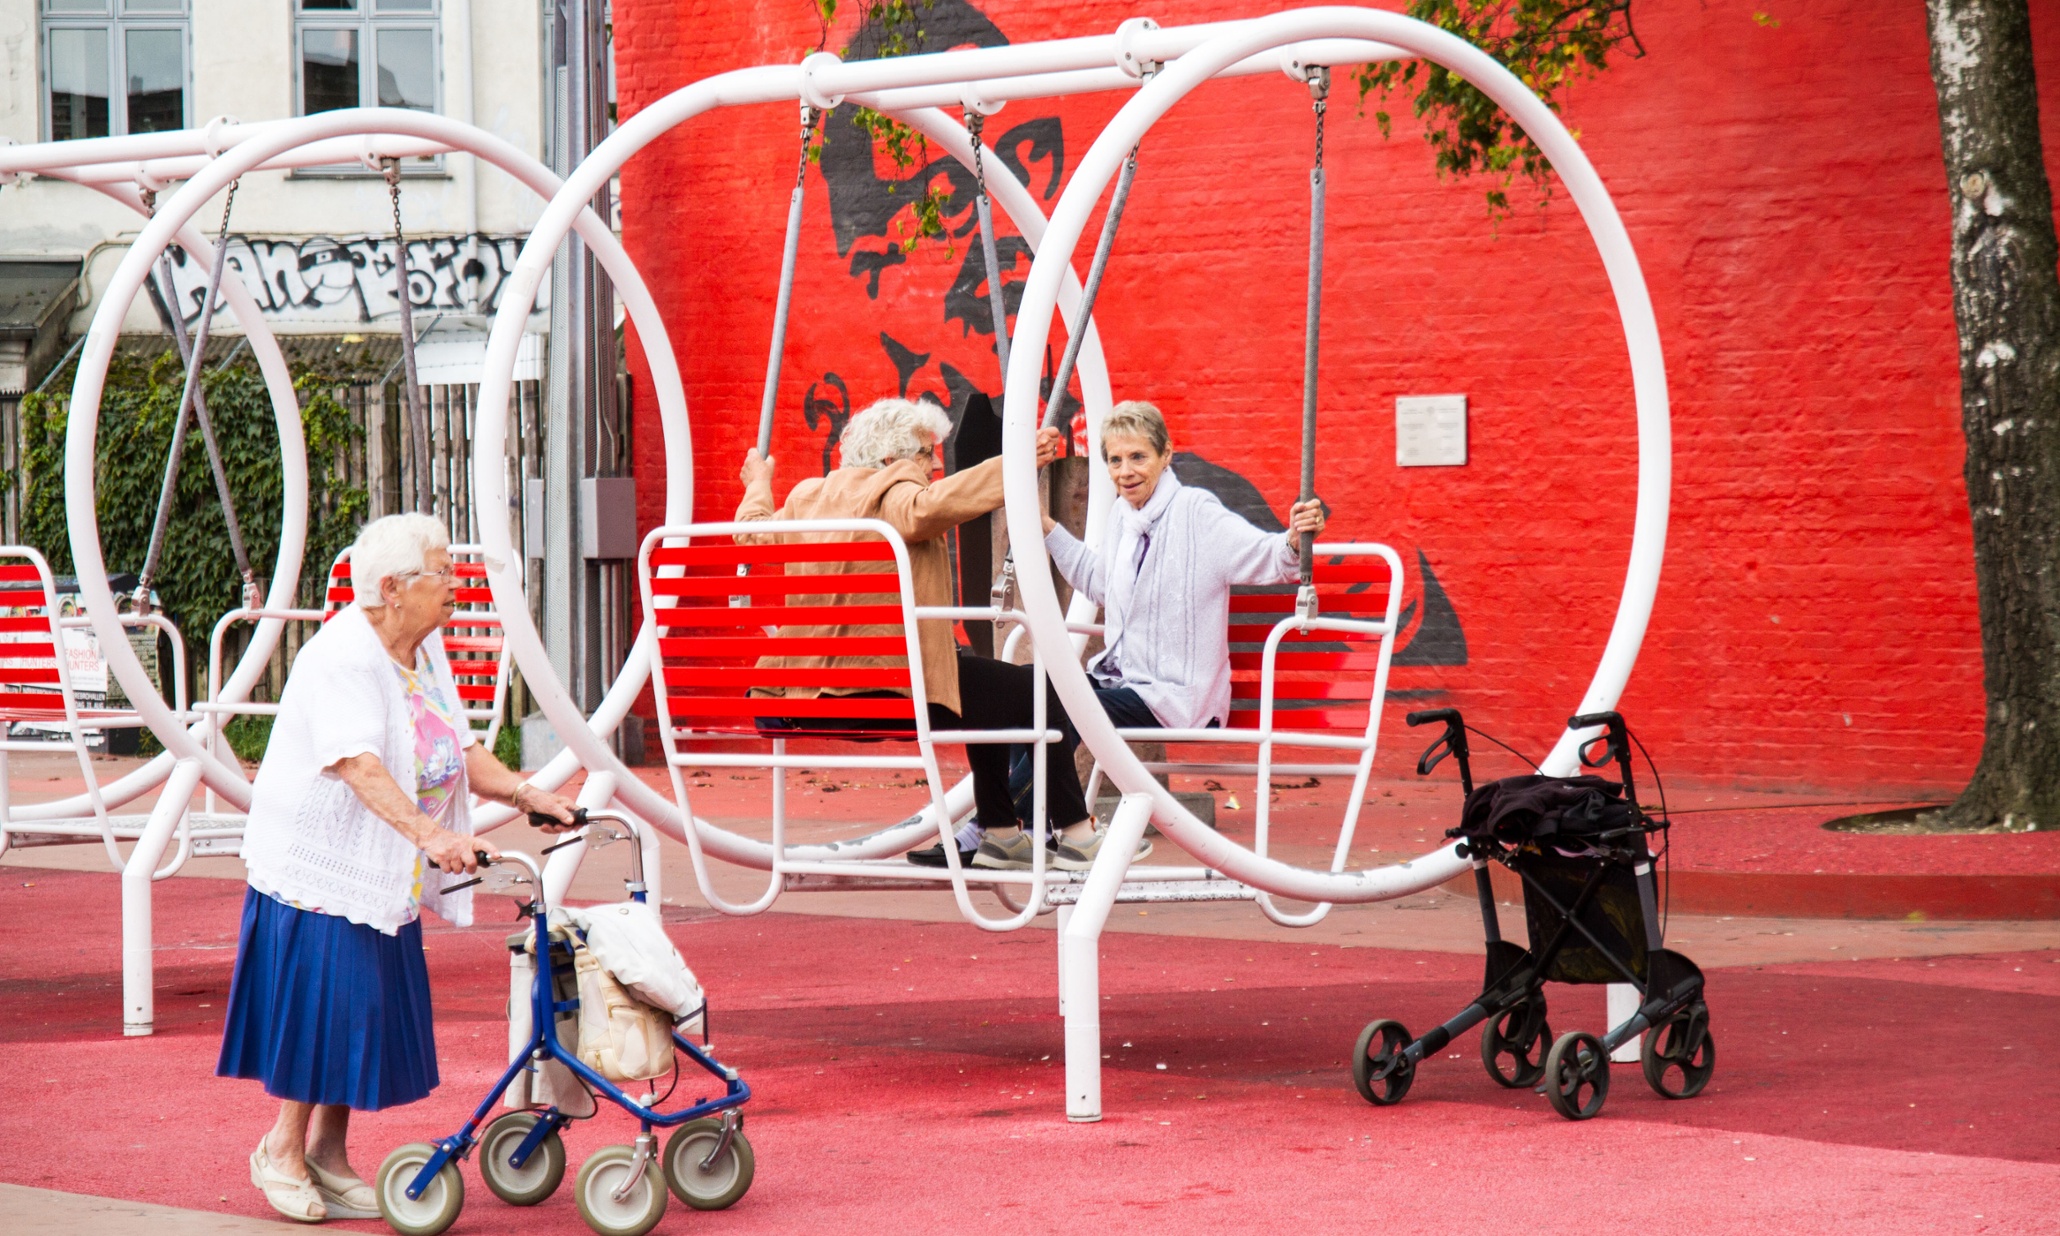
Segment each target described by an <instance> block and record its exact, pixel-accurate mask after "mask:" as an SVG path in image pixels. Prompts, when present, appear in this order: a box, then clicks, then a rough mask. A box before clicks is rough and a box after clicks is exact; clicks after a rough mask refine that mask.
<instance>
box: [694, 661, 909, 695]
mask: <svg viewBox="0 0 2060 1236" xmlns="http://www.w3.org/2000/svg"><path fill="white" fill-rule="evenodd" d="M665 683H666V685H667V686H669V687H681V688H687V687H709V688H714V687H744V688H746V689H749V688H751V687H875V688H891V687H900V688H902V689H904V690H906V689H907V688H909V687H910V686H912V685H913V684H912V683H911V682H910V680H909V672H908V670H907V668H906V667H897V666H891V665H883V666H879V667H877V668H869V667H865V666H855V665H826V666H770V665H766V666H760V665H723V666H714V665H691V666H689V665H682V666H673V665H668V666H666V667H665Z"/></svg>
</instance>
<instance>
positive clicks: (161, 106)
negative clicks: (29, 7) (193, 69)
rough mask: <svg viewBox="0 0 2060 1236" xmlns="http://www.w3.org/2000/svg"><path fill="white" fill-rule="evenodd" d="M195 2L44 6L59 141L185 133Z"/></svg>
mask: <svg viewBox="0 0 2060 1236" xmlns="http://www.w3.org/2000/svg"><path fill="white" fill-rule="evenodd" d="M187 3H188V0H43V2H42V8H43V127H44V132H46V133H47V134H49V136H50V140H52V141H67V140H69V139H71V138H75V137H112V136H117V135H120V134H125V133H160V132H164V131H166V130H169V129H183V128H185V127H187V125H188V124H189V123H190V121H189V120H188V117H187V114H186V108H187V99H188V98H189V97H190V95H191V93H192V91H191V89H190V86H191V81H190V70H189V65H190V64H191V51H190V38H189V32H188V26H187V14H188V8H187Z"/></svg>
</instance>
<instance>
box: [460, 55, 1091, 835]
mask: <svg viewBox="0 0 2060 1236" xmlns="http://www.w3.org/2000/svg"><path fill="white" fill-rule="evenodd" d="M800 84H801V75H800V71H799V69H798V68H780V67H772V68H754V69H741V70H737V71H735V72H732V73H724V74H720V75H718V76H716V77H712V78H707V79H704V80H702V81H699V82H696V83H694V84H692V85H689V86H685V87H682V88H681V89H679V90H677V91H674V92H673V93H672V94H670V95H667V96H665V97H664V98H662V99H659V100H657V101H656V102H654V103H652V104H650V105H649V106H647V107H645V108H644V109H643V110H642V111H640V112H638V113H637V114H636V115H635V116H633V117H631V118H630V119H629V120H627V121H625V122H624V123H623V124H622V125H621V126H620V127H619V128H617V129H616V131H615V132H614V133H612V134H610V135H609V136H608V138H607V139H606V140H604V141H603V142H602V143H601V144H600V145H599V146H597V147H596V148H595V149H594V152H593V153H592V154H590V155H589V156H588V157H587V159H586V160H585V161H584V162H582V163H581V164H580V166H579V167H578V168H577V169H575V170H574V172H573V174H572V175H571V176H570V177H568V178H567V180H566V182H565V187H564V188H563V189H561V190H560V191H559V193H558V196H557V197H556V198H554V199H553V201H552V202H551V204H550V205H549V206H547V207H546V208H545V210H544V213H543V215H542V216H541V217H540V218H539V219H538V221H537V223H536V226H535V227H533V228H532V229H531V231H530V235H529V239H528V240H527V241H525V242H524V244H523V248H522V253H521V256H520V257H519V258H518V259H517V261H516V264H515V269H514V270H513V271H511V272H510V274H509V279H508V282H507V283H506V284H504V285H503V287H504V290H503V292H502V295H501V302H500V306H499V309H498V311H497V313H496V316H495V319H494V325H493V331H492V334H491V335H490V336H489V338H488V341H487V354H486V359H485V361H484V364H483V366H482V381H481V384H480V388H479V411H478V414H477V420H476V421H475V425H474V437H473V488H474V492H475V493H476V494H478V495H479V509H480V512H481V525H480V527H481V531H480V539H481V541H482V543H483V544H484V545H485V547H486V550H487V584H488V587H489V588H490V589H491V590H492V591H493V594H494V603H495V608H496V609H498V610H499V611H500V612H501V614H502V616H503V627H502V630H503V635H504V638H506V640H507V641H508V644H507V646H508V649H509V653H510V655H512V656H513V657H514V658H515V661H516V664H517V665H519V666H520V667H521V669H522V673H523V677H524V680H525V681H526V682H527V683H528V684H529V686H530V688H531V690H532V691H533V692H534V693H535V695H536V698H537V703H538V706H539V707H540V708H541V709H542V710H543V712H544V714H545V715H546V716H547V717H549V718H550V720H551V724H552V726H553V727H554V728H555V729H556V730H557V732H558V734H559V735H560V736H561V737H562V738H563V739H564V740H565V743H566V749H565V750H564V751H562V752H560V753H559V754H558V756H557V757H556V758H555V759H553V760H552V762H551V764H550V765H549V766H548V767H547V768H546V769H545V770H544V772H543V773H542V774H540V775H539V776H537V777H535V778H533V780H535V781H537V782H538V783H539V784H545V785H554V784H562V782H563V781H564V779H565V778H566V777H568V776H570V775H571V773H572V771H573V770H574V769H575V768H577V767H579V766H580V765H581V764H584V765H585V766H586V767H588V768H594V769H602V768H613V769H616V770H618V771H620V772H623V773H624V774H626V775H625V778H624V779H623V780H622V782H621V784H620V787H619V789H618V796H619V797H620V798H621V799H622V801H623V803H624V804H625V805H626V806H627V807H629V808H630V809H631V810H633V811H635V812H636V813H637V814H638V815H639V816H640V817H642V818H644V819H646V820H648V821H650V822H651V823H652V824H653V825H654V826H656V827H659V828H662V829H664V830H665V831H667V832H669V833H671V834H672V835H673V836H674V837H675V838H678V839H681V840H684V839H685V835H686V828H687V826H688V822H687V821H686V820H684V819H683V818H682V816H681V814H680V811H679V808H678V807H677V805H675V804H674V803H671V802H668V801H667V800H666V797H665V796H664V795H662V794H659V793H658V792H656V791H655V790H653V789H651V787H649V786H647V785H645V784H644V783H643V782H642V781H640V780H638V779H636V778H635V777H634V776H633V775H627V769H625V768H623V766H622V765H621V763H620V761H619V760H617V759H616V756H615V754H614V752H612V751H610V750H609V749H608V746H607V744H606V743H605V742H603V741H602V738H603V737H605V736H606V735H607V734H608V733H609V732H610V731H611V730H612V729H613V727H614V726H615V725H616V724H618V723H619V722H620V721H621V719H622V717H623V716H624V715H625V714H626V713H627V712H628V711H629V708H630V705H631V704H632V703H633V702H634V701H635V699H636V698H637V695H638V694H639V692H640V691H641V690H642V688H643V685H644V683H645V681H646V680H647V677H648V674H649V672H650V658H651V655H652V652H653V650H654V641H655V639H656V635H655V632H654V629H653V628H652V626H651V625H650V624H649V622H648V621H647V622H646V623H645V625H644V627H643V628H642V629H641V630H640V631H639V633H638V637H637V642H636V645H635V647H633V648H632V649H631V651H630V655H629V657H628V659H627V661H626V662H625V665H624V669H623V671H622V673H621V674H620V675H619V676H618V677H617V678H616V680H615V683H614V684H613V685H612V686H611V687H610V688H609V691H608V694H607V696H606V698H604V700H603V701H602V704H601V707H600V708H599V709H598V710H597V711H596V712H595V714H594V716H593V719H592V720H591V722H589V721H588V720H587V718H586V717H585V716H584V715H583V714H582V713H581V711H580V708H579V706H578V705H577V704H576V703H575V702H574V701H573V699H572V697H571V695H570V694H569V693H568V692H567V691H566V690H565V687H564V684H563V683H562V682H560V681H559V680H558V678H557V675H556V673H555V672H554V671H553V670H552V668H551V664H550V661H549V659H548V657H547V655H546V654H545V651H544V647H543V641H542V638H541V636H540V634H539V633H538V632H537V630H536V627H535V624H533V623H532V622H530V621H529V618H528V603H527V600H526V598H525V597H524V594H523V591H522V578H521V572H520V570H519V563H517V562H515V560H514V555H513V535H512V528H511V527H510V526H509V522H508V519H507V516H506V514H505V511H506V509H507V492H506V490H507V483H506V477H505V476H504V469H503V468H502V467H501V466H500V464H499V462H498V461H499V460H500V458H501V453H502V452H503V451H504V450H505V447H506V441H507V418H508V404H509V399H510V394H511V390H512V375H513V373H514V363H515V352H516V348H517V346H518V345H519V343H520V341H521V330H522V325H523V323H524V322H526V321H527V316H528V314H529V311H530V309H531V307H532V306H533V305H534V304H535V301H536V294H537V290H538V288H539V287H540V286H541V284H542V281H543V279H544V277H545V276H547V275H548V274H549V271H550V262H551V255H552V253H554V252H555V251H556V248H557V246H558V245H559V244H561V243H563V241H564V238H565V234H566V232H567V230H568V228H569V221H570V219H571V218H572V217H573V211H574V210H576V209H577V208H578V204H579V203H580V202H581V201H582V200H584V199H582V198H581V197H580V195H581V194H586V195H587V197H588V198H591V197H592V196H593V194H594V193H596V192H598V191H599V186H600V185H601V184H603V183H605V182H606V181H607V180H609V179H610V178H612V177H613V176H614V175H615V173H616V172H617V171H619V170H620V169H621V167H622V165H623V164H624V163H626V162H627V161H628V160H629V159H630V158H631V157H633V156H634V155H635V154H636V153H637V152H638V151H640V150H642V149H643V148H644V147H645V146H647V145H649V144H650V143H651V142H653V141H655V140H656V139H657V138H659V137H661V136H663V135H664V134H665V133H667V132H669V131H671V130H672V129H673V128H675V127H677V126H679V125H681V124H684V123H686V122H687V121H689V120H691V119H693V118H694V117H696V116H698V115H701V114H702V113H704V112H706V111H709V110H711V109H713V108H718V107H725V106H735V105H739V104H743V103H754V102H773V101H776V100H781V99H791V98H795V97H798V95H797V91H798V90H799V88H800ZM899 118H900V119H901V120H903V121H905V122H906V123H907V124H909V125H910V126H911V127H913V128H915V129H916V130H917V131H918V132H921V133H923V134H924V135H925V136H926V137H929V138H930V139H931V140H933V141H936V142H938V143H939V144H940V145H941V146H943V147H944V149H945V150H947V151H948V152H949V153H951V155H952V156H953V157H954V158H957V159H958V160H959V161H960V162H961V163H968V164H970V162H971V159H972V144H971V141H970V139H969V138H968V137H967V135H966V131H965V129H964V128H963V127H962V126H961V125H959V124H958V123H957V122H956V121H954V120H952V119H950V118H949V117H947V116H945V115H943V114H942V113H940V112H937V111H917V112H911V113H908V114H906V115H903V116H901V117H899ZM986 157H987V158H988V159H990V160H992V159H993V154H992V152H988V153H987V155H986ZM988 189H989V192H990V193H991V194H992V195H993V199H994V200H995V201H996V202H998V203H1000V205H1001V207H1002V209H1003V210H1004V211H1006V212H1007V213H1008V215H1009V217H1010V219H1011V220H1012V221H1013V222H1014V223H1015V225H1016V229H1017V231H1018V232H1019V233H1020V234H1021V235H1022V236H1023V238H1024V240H1025V241H1026V242H1027V243H1028V244H1029V245H1030V247H1031V250H1032V252H1035V250H1036V248H1037V245H1038V242H1039V238H1040V237H1042V235H1043V232H1044V216H1043V214H1042V212H1041V211H1039V210H1038V208H1037V202H1036V199H1035V198H1034V197H1033V196H1031V194H1030V191H1029V190H1028V189H1027V188H1025V187H1024V186H1023V184H1022V183H1021V182H1020V181H1018V180H1017V179H1016V178H1015V177H1014V175H1013V174H1011V173H1010V172H1009V171H1008V170H1007V168H1006V166H1005V165H1003V164H1001V163H1000V162H999V161H998V160H995V161H994V162H993V165H992V169H991V174H990V175H989V177H988ZM1079 293H1080V288H1079V280H1078V279H1077V278H1074V277H1073V276H1072V275H1071V272H1068V273H1067V277H1066V278H1065V279H1064V280H1063V281H1062V284H1061V289H1060V298H1059V306H1060V312H1062V313H1068V314H1070V313H1072V312H1074V311H1075V309H1076V307H1077V305H1078V300H1079ZM625 299H626V300H627V299H628V298H627V296H626V297H625ZM638 330H639V333H640V341H641V342H642V343H643V345H644V347H645V348H646V352H647V354H648V355H651V356H652V363H653V371H654V376H656V377H658V380H657V381H655V382H654V386H655V387H656V390H655V391H654V394H655V395H656V402H657V404H658V415H659V423H660V427H661V430H662V441H663V449H664V454H665V476H666V492H665V520H666V522H667V523H668V524H685V523H687V522H689V521H690V520H691V519H692V511H693V467H694V461H693V442H692V433H691V428H690V426H689V423H688V418H687V406H686V395H685V391H684V388H683V387H682V386H681V385H680V383H679V380H678V369H677V362H676V360H675V359H674V357H673V356H672V355H671V353H670V351H669V349H665V350H660V349H656V348H654V346H653V344H654V339H655V338H661V337H662V336H653V335H651V334H649V333H645V328H644V327H643V325H642V321H641V319H639V325H638ZM1088 331H1089V337H1088V339H1087V341H1086V343H1085V344H1084V345H1083V346H1082V348H1081V353H1080V367H1079V370H1078V372H1079V376H1080V384H1081V390H1082V394H1083V396H1084V397H1085V399H1086V402H1087V407H1088V411H1089V416H1090V419H1091V421H1092V423H1093V424H1094V425H1095V426H1096V428H1093V429H1091V430H1090V441H1091V442H1092V441H1099V428H1098V426H1099V422H1100V418H1101V415H1103V414H1105V413H1106V411H1107V409H1108V408H1109V406H1110V402H1111V401H1110V393H1109V383H1108V369H1107V363H1106V360H1105V358H1104V357H1103V355H1102V350H1101V343H1100V340H1099V338H1098V337H1097V336H1096V335H1095V334H1094V332H1093V329H1092V327H1091V325H1090V326H1089V327H1088ZM661 369H662V370H663V373H662V374H661V373H660V370H661ZM1094 483H1095V485H1096V486H1097V487H1098V488H1100V489H1106V490H1108V491H1109V492H1111V493H1112V492H1113V489H1112V488H1111V487H1110V484H1109V482H1108V480H1107V478H1106V477H1102V476H1097V477H1096V480H1095V482H1094ZM1097 527H1098V524H1097V523H1096V522H1095V517H1094V516H1093V515H1092V514H1090V517H1089V525H1088V530H1089V533H1090V535H1092V534H1093V533H1094V531H1095V530H1096V528H1097ZM497 563H498V564H499V565H498V566H497V565H496V564H497ZM1080 604H1085V605H1088V606H1091V605H1092V602H1089V601H1087V600H1086V599H1085V598H1080V599H1079V600H1078V601H1076V605H1080ZM554 778H555V780H554ZM971 802H972V789H971V785H970V783H969V782H967V781H964V780H962V781H961V782H960V783H959V784H958V785H956V786H954V787H953V788H952V789H951V791H950V792H949V794H947V796H946V803H947V804H948V809H949V811H950V812H951V813H953V814H956V813H961V812H963V811H965V810H967V809H969V808H970V806H971ZM933 812H934V808H933V807H925V808H924V809H923V812H922V813H921V815H920V816H919V818H920V819H921V820H923V821H924V823H923V824H921V825H918V824H915V823H913V822H910V823H908V824H905V825H901V826H896V827H895V828H891V829H885V830H882V831H880V832H877V833H874V834H872V835H871V836H869V837H865V838H860V839H858V840H857V841H854V842H846V843H842V844H841V846H831V847H829V848H828V849H825V848H824V847H818V846H800V845H797V846H793V847H791V848H790V853H791V854H792V855H793V856H794V857H796V858H802V857H814V856H815V855H816V853H817V852H819V851H820V852H821V853H822V856H824V857H831V856H835V857H851V858H875V857H883V856H885V855H887V854H893V853H899V852H900V850H903V849H907V848H908V846H910V845H913V844H916V843H917V842H918V841H920V840H921V838H922V834H923V832H924V831H925V829H926V828H931V829H934V828H935V827H936V826H937V823H936V821H935V820H934V819H931V815H932V813H933ZM693 827H694V828H695V829H696V830H697V831H698V832H699V833H700V835H701V840H702V842H703V844H705V845H706V847H707V849H708V852H709V853H711V854H713V855H715V856H716V857H718V858H721V859H724V860H726V861H729V862H735V863H741V864H743V865H746V866H751V867H757V868H759V869H761V870H769V869H770V868H771V866H772V862H773V856H772V851H771V848H770V847H769V846H767V845H766V844H765V843H764V842H761V841H757V840H754V839H752V838H748V837H742V836H739V835H737V834H735V833H731V832H729V831H727V830H724V829H718V828H715V827H713V826H711V825H709V824H707V823H706V822H705V821H699V820H697V821H694V822H693ZM897 845H898V846H899V849H896V848H894V847H896V846H897Z"/></svg>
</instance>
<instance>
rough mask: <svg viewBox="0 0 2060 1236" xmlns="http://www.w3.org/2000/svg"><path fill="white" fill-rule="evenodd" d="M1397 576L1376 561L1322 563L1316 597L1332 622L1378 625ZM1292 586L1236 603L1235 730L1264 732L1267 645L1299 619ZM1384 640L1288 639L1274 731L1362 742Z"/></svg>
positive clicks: (1242, 595) (1279, 667) (1362, 556)
mask: <svg viewBox="0 0 2060 1236" xmlns="http://www.w3.org/2000/svg"><path fill="white" fill-rule="evenodd" d="M1392 574H1393V572H1392V571H1391V569H1390V568H1389V566H1388V563H1387V561H1386V559H1384V558H1382V557H1380V556H1379V555H1378V554H1375V553H1371V552H1368V553H1352V554H1337V553H1327V554H1323V555H1320V556H1319V558H1318V560H1317V562H1316V570H1315V576H1316V596H1317V602H1318V606H1319V609H1320V612H1321V614H1322V615H1323V616H1324V617H1326V618H1351V619H1357V620H1361V621H1365V622H1380V621H1382V620H1383V619H1385V618H1386V617H1387V612H1388V592H1389V589H1390V587H1391V586H1392V579H1391V577H1392ZM1295 593H1296V588H1295V585H1293V584H1279V585H1271V586H1267V587H1259V588H1248V587H1240V588H1234V589H1232V590H1231V597H1230V724H1231V728H1233V729H1257V728H1258V727H1259V701H1260V694H1261V690H1262V687H1263V683H1262V681H1261V680H1262V678H1263V675H1264V664H1265V651H1266V637H1267V635H1268V634H1270V633H1271V632H1272V630H1273V627H1274V625H1275V624H1276V623H1278V622H1279V621H1280V620H1281V619H1282V618H1284V617H1286V616H1288V615H1289V614H1292V613H1294V612H1295ZM1382 642H1383V638H1382V637H1381V636H1379V635H1373V634H1362V633H1359V632H1340V631H1309V632H1298V631H1289V632H1288V633H1287V634H1286V635H1285V636H1283V637H1282V638H1281V641H1280V651H1279V652H1278V653H1277V654H1276V655H1275V657H1274V666H1273V669H1274V679H1273V726H1274V728H1275V729H1276V730H1283V729H1286V730H1304V731H1318V732H1320V731H1326V730H1332V731H1338V732H1341V733H1354V734H1363V733H1365V732H1366V728H1367V723H1368V720H1369V717H1368V713H1369V711H1370V708H1371V706H1372V704H1373V702H1374V699H1375V693H1376V682H1375V678H1376V675H1377V671H1378V670H1379V668H1380V660H1381V654H1382V647H1381V646H1382Z"/></svg>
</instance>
